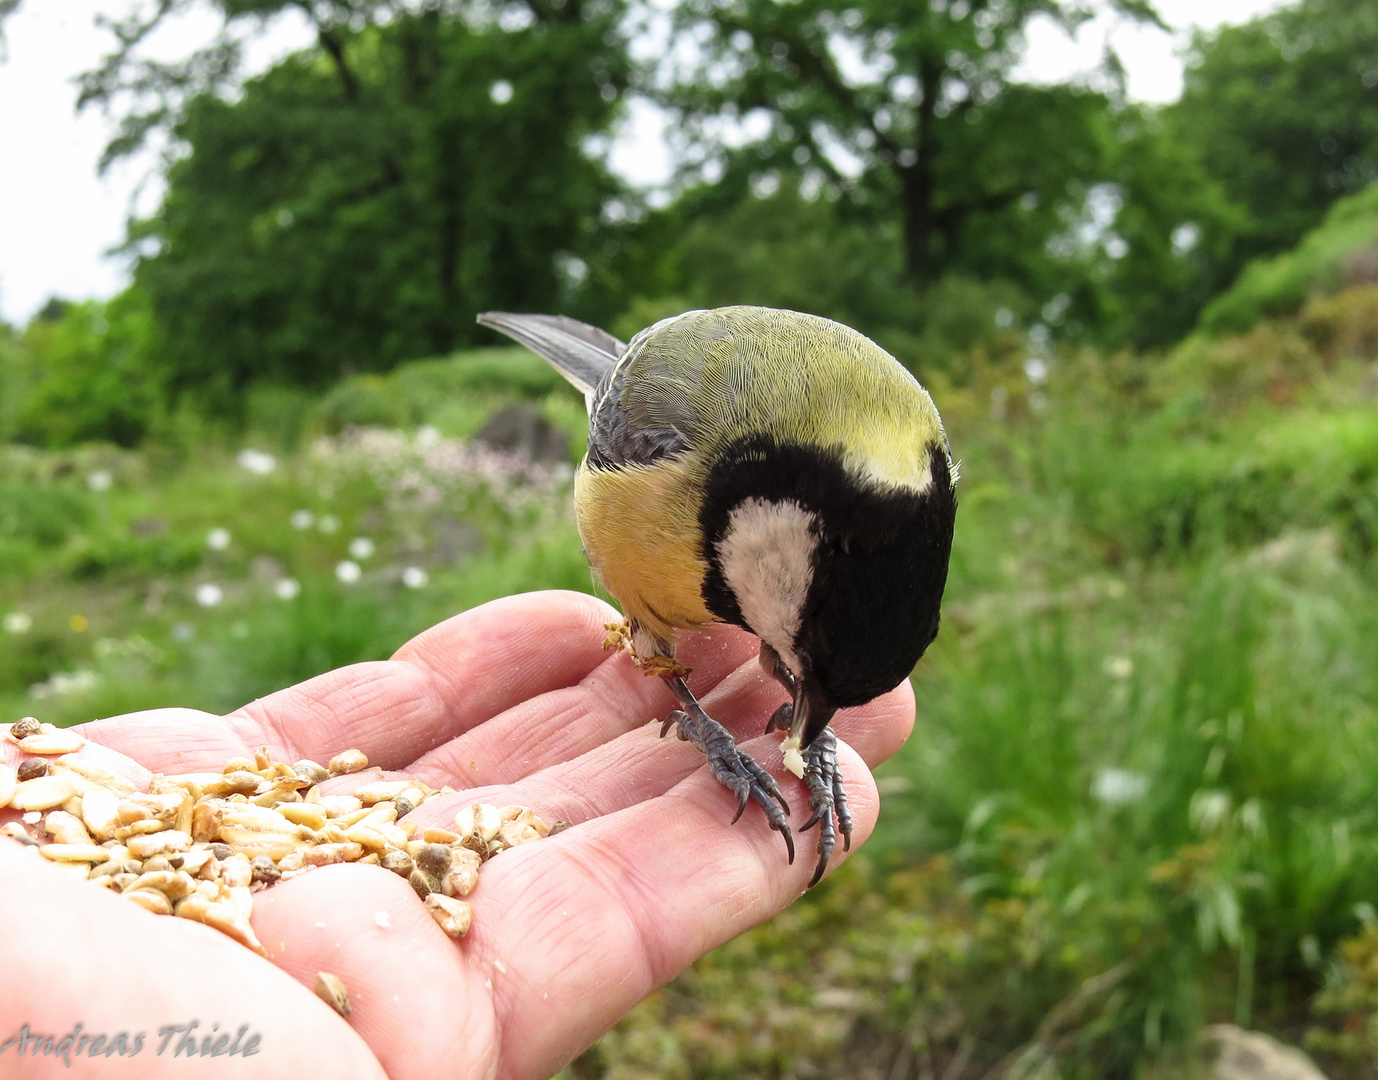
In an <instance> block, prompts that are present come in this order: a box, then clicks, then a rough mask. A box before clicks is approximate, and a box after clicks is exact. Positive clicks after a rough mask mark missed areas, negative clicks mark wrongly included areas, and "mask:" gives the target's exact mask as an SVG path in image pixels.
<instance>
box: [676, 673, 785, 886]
mask: <svg viewBox="0 0 1378 1080" xmlns="http://www.w3.org/2000/svg"><path fill="white" fill-rule="evenodd" d="M682 704H683V706H684V707H683V708H681V709H676V710H675V711H674V712H672V713H670V715H669V716H667V717H666V718H665V723H664V724H662V725H661V728H660V734H661V737H662V738H663V737H664V736H665V734H666V733H667V732H668V731H669V730H670V726H671V725H672V724H673V725H676V726H677V727H678V729H679V731H678V733H679V737H680V738H681V739H683V740H685V741H686V742H689V743H692V744H693V745H694V746H696V747H698V748H699V749H700V750H702V751H703V753H704V755H705V756H706V757H707V758H708V768H709V769H710V770H711V771H712V773H713V775H714V776H715V777H717V779H718V782H719V783H720V784H722V785H723V786H724V787H726V788H728V789H729V790H730V791H731V792H732V793H733V794H734V795H736V796H737V813H736V816H734V817H733V818H732V822H733V824H736V822H737V819H738V818H740V817H741V816H742V812H743V811H744V810H745V809H746V805H747V803H748V802H751V801H753V800H754V801H755V803H756V805H758V806H759V807H760V808H761V809H762V810H763V811H765V815H766V820H767V821H769V822H770V827H771V828H772V829H774V830H775V831H776V832H778V833H779V834H780V835H781V836H782V837H783V838H784V841H785V848H786V849H787V850H788V851H789V861H790V862H791V863H793V862H794V837H793V836H792V835H791V834H790V829H789V823H788V822H787V821H786V820H785V815H786V814H788V813H789V803H787V802H785V797H784V796H783V795H782V794H780V786H779V785H778V784H776V782H775V777H773V776H771V775H770V773H768V772H766V770H765V769H764V768H763V767H762V766H761V765H760V763H759V762H757V761H756V759H755V758H753V757H752V756H751V755H750V754H748V753H746V752H745V751H743V750H740V749H738V747H737V743H736V741H735V740H734V739H733V738H732V735H731V733H730V732H729V731H728V730H727V728H725V727H723V726H722V725H721V724H720V723H718V722H717V721H716V720H714V719H713V718H712V717H710V716H709V715H708V714H707V713H706V712H704V711H703V708H702V707H701V706H700V705H699V704H698V702H696V701H693V700H692V699H691V700H690V701H687V702H682Z"/></svg>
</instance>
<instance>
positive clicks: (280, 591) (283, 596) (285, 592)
mask: <svg viewBox="0 0 1378 1080" xmlns="http://www.w3.org/2000/svg"><path fill="white" fill-rule="evenodd" d="M273 593H274V595H275V596H277V598H278V599H279V600H295V599H296V598H297V596H298V595H299V594H300V593H301V582H300V581H298V580H297V579H296V578H290V577H285V578H280V579H279V580H278V583H277V584H276V585H274V586H273Z"/></svg>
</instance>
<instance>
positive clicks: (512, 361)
mask: <svg viewBox="0 0 1378 1080" xmlns="http://www.w3.org/2000/svg"><path fill="white" fill-rule="evenodd" d="M514 397H515V398H521V399H524V400H526V401H530V402H533V403H537V404H539V405H540V406H541V407H542V409H543V411H544V412H545V413H546V415H547V417H548V418H549V419H551V420H552V421H556V422H559V423H561V425H562V426H563V427H565V428H566V429H567V430H570V431H579V430H580V429H581V428H582V427H583V426H584V425H583V420H584V402H583V398H582V397H580V396H579V394H578V393H577V392H576V391H575V390H574V389H573V388H572V387H571V386H570V385H569V384H568V383H566V382H565V381H564V379H562V378H561V377H560V375H559V374H558V373H557V372H556V371H555V370H554V369H553V368H551V366H550V365H549V364H547V363H546V362H545V361H544V360H541V359H540V358H539V357H537V356H536V355H535V354H534V353H532V352H529V351H528V350H526V349H512V348H506V349H489V350H482V351H477V352H467V353H460V354H457V355H456V356H453V357H450V358H448V359H444V360H422V361H417V362H414V363H411V364H406V365H404V366H403V367H401V368H399V369H398V370H396V371H394V372H392V373H390V374H388V375H356V376H354V377H353V378H350V379H345V380H344V381H343V382H341V383H339V384H338V385H337V386H335V387H334V388H333V389H332V390H331V391H330V392H329V393H328V394H326V395H325V396H324V397H323V398H321V399H320V401H319V403H318V404H317V405H315V406H314V407H313V408H312V410H311V412H310V416H311V417H312V418H314V419H318V420H319V422H320V423H321V425H322V426H323V427H324V429H325V430H326V431H328V432H330V433H331V434H335V433H338V432H339V431H340V430H341V429H343V428H344V427H346V426H348V425H351V424H352V425H355V426H358V427H369V426H373V427H401V428H414V427H417V426H419V425H421V424H430V425H431V426H433V427H435V428H437V429H438V430H439V431H441V432H442V433H444V434H446V435H452V436H459V437H464V438H468V437H470V436H472V435H474V434H475V433H476V432H477V431H478V430H479V428H480V427H481V426H482V425H483V423H484V421H486V420H487V419H488V418H489V417H490V416H492V415H493V414H494V413H495V412H497V410H498V409H499V408H500V407H501V406H502V405H503V404H506V403H508V402H510V401H511V400H512V399H513V398H514Z"/></svg>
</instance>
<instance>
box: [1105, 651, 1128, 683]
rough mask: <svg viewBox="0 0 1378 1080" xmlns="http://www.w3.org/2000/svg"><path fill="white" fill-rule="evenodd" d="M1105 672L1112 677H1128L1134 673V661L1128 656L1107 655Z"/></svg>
mask: <svg viewBox="0 0 1378 1080" xmlns="http://www.w3.org/2000/svg"><path fill="white" fill-rule="evenodd" d="M1105 673H1106V674H1107V675H1109V676H1110V677H1111V678H1112V679H1127V678H1129V676H1131V675H1133V674H1134V661H1133V660H1131V659H1129V657H1127V656H1107V657H1106V658H1105Z"/></svg>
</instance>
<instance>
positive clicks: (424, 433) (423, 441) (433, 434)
mask: <svg viewBox="0 0 1378 1080" xmlns="http://www.w3.org/2000/svg"><path fill="white" fill-rule="evenodd" d="M439 441H440V432H439V431H438V430H437V429H436V428H433V427H431V425H430V424H424V425H422V426H421V427H419V428H417V429H416V445H417V446H420V447H422V448H425V447H427V446H434V445H435V444H436V443H438V442H439Z"/></svg>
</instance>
